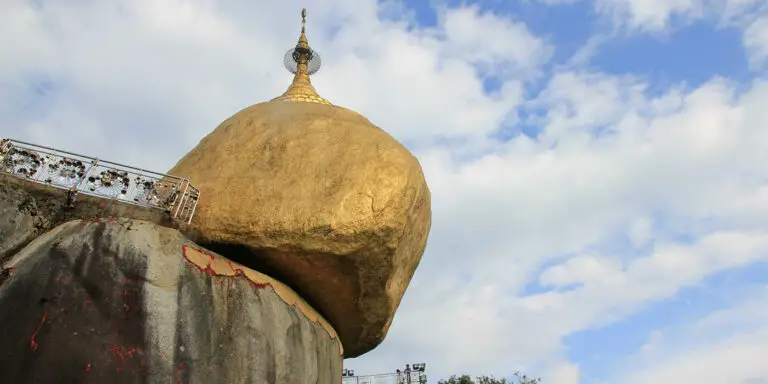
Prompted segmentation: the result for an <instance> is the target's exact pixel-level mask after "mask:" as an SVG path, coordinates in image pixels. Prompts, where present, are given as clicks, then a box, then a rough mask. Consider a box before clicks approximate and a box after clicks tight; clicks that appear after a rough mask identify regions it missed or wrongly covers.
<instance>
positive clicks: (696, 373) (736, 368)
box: [614, 288, 768, 384]
mask: <svg viewBox="0 0 768 384" xmlns="http://www.w3.org/2000/svg"><path fill="white" fill-rule="evenodd" d="M762 291H763V292H757V293H756V294H755V293H754V292H752V293H750V294H749V296H747V297H746V300H745V298H736V299H735V300H734V301H736V304H735V305H733V306H732V307H730V308H727V309H724V310H721V311H718V312H714V313H712V314H710V315H708V316H705V317H704V318H701V319H699V320H697V321H695V322H693V323H692V324H684V325H680V326H679V327H675V328H672V329H667V330H663V331H661V330H660V331H655V332H653V333H652V334H651V337H650V339H649V343H648V344H647V345H652V346H653V347H652V348H650V349H646V350H644V352H643V355H642V356H637V357H636V358H629V359H627V367H626V372H625V373H624V374H623V376H620V377H617V378H614V380H616V382H622V383H630V384H644V383H648V384H650V383H653V384H677V383H681V382H685V383H689V382H690V383H697V382H715V383H733V384H759V383H766V382H768V367H766V365H765V359H764V357H765V356H766V354H768V326H766V324H768V309H766V308H768V306H766V304H768V301H767V299H768V296H767V295H766V290H765V288H763V289H762Z"/></svg>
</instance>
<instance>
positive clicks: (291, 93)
mask: <svg viewBox="0 0 768 384" xmlns="http://www.w3.org/2000/svg"><path fill="white" fill-rule="evenodd" d="M306 25H307V9H306V8H303V9H302V10H301V35H299V42H298V43H296V47H295V48H293V49H291V50H290V51H288V53H286V55H285V60H284V63H285V67H286V68H288V70H289V71H291V72H293V73H294V76H293V82H292V83H291V85H290V86H288V90H286V91H285V93H283V94H282V95H281V96H280V97H276V98H274V99H272V101H295V102H310V103H320V104H331V103H329V102H328V101H327V100H325V99H323V98H322V97H320V95H318V94H317V91H315V87H313V86H312V82H310V81H309V75H311V74H313V73H315V72H317V70H318V69H320V56H319V55H318V54H317V52H315V51H313V50H312V48H310V46H309V41H308V40H307V35H306V34H305V32H306Z"/></svg>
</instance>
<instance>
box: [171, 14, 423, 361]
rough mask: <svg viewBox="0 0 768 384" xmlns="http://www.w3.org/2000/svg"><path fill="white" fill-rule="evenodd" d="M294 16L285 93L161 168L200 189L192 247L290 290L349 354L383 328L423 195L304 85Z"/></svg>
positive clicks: (409, 262) (398, 164)
mask: <svg viewBox="0 0 768 384" xmlns="http://www.w3.org/2000/svg"><path fill="white" fill-rule="evenodd" d="M305 22H306V11H305V10H302V28H301V35H300V37H299V41H298V44H297V45H296V47H295V49H293V52H292V59H293V60H294V61H295V70H294V72H295V75H294V78H293V82H292V83H291V85H290V86H289V87H288V89H287V90H286V91H285V93H283V95H282V96H280V97H277V98H275V99H273V100H271V101H269V102H264V103H260V104H256V105H253V106H251V107H248V108H245V109H243V110H242V111H240V112H238V113H236V114H235V115H234V116H232V117H230V118H229V119H227V120H225V121H224V122H223V123H221V125H219V127H218V128H216V129H215V130H214V131H213V132H211V133H210V134H209V135H208V136H206V137H205V138H203V140H201V141H200V143H199V144H198V145H197V147H195V148H194V149H192V151H190V152H189V153H188V154H187V155H186V156H184V158H182V159H181V160H180V161H179V162H178V163H177V164H176V166H175V167H174V168H173V169H172V170H171V171H170V173H171V174H173V175H179V176H182V177H188V178H190V179H191V180H193V182H194V183H195V184H196V185H197V186H198V187H199V188H200V192H201V199H200V203H199V206H198V208H197V213H196V214H195V218H194V220H193V222H192V230H193V231H194V232H196V233H197V234H198V236H199V239H198V241H199V242H200V243H201V244H203V245H207V246H209V247H212V248H214V249H221V250H222V251H221V252H222V253H223V254H224V255H225V256H228V257H231V258H235V259H236V260H237V261H240V262H242V263H244V264H246V265H248V266H250V267H252V268H254V269H256V270H259V271H261V272H265V273H267V274H270V275H272V276H273V277H275V278H277V279H279V280H280V281H282V282H284V283H286V284H288V285H289V286H291V287H292V288H294V289H295V290H296V291H297V292H298V293H299V294H300V295H301V296H302V297H303V298H304V299H305V300H306V301H307V302H308V303H309V304H310V305H312V306H313V307H314V308H315V309H316V310H318V311H319V312H320V313H321V314H322V315H323V316H324V317H325V318H326V319H327V320H328V322H329V323H330V324H331V325H332V326H333V327H334V329H335V330H336V332H337V333H338V335H339V338H340V340H341V342H342V345H343V347H344V354H345V357H355V356H359V355H361V354H363V353H365V352H367V351H369V350H371V349H373V348H374V347H376V346H377V345H378V344H379V343H381V341H382V340H383V339H384V337H385V336H386V334H387V331H388V329H389V326H390V324H391V321H392V318H393V316H394V313H395V311H396V310H397V307H398V305H399V304H400V300H401V299H402V297H403V294H404V292H405V289H406V288H407V286H408V284H409V282H410V280H411V277H412V276H413V273H414V272H415V270H416V267H417V266H418V264H419V261H420V259H421V256H422V253H423V252H424V248H425V246H426V242H427V235H428V233H429V229H430V224H431V208H430V194H429V189H428V188H427V184H426V181H425V179H424V174H423V172H422V169H421V166H420V165H419V162H418V160H417V159H416V158H415V157H414V156H413V155H411V153H410V152H408V150H407V149H406V148H405V147H404V146H403V145H401V144H400V143H399V142H397V140H395V139H394V138H392V137H391V136H390V135H389V134H387V133H386V132H384V131H383V130H381V129H380V128H378V127H376V126H375V125H373V124H371V122H370V121H368V119H366V118H365V117H363V116H361V115H359V114H357V113H355V112H353V111H350V110H348V109H345V108H341V107H338V106H334V105H332V104H331V103H329V102H328V101H326V100H325V99H324V98H322V97H320V95H318V93H317V92H316V91H315V89H314V87H313V86H312V83H311V82H310V75H311V74H312V72H313V59H314V57H315V56H314V55H316V53H315V52H314V51H312V49H311V47H310V45H309V42H308V40H307V37H306V34H305ZM292 69H293V68H292ZM314 69H316V68H314ZM217 247H219V248H217Z"/></svg>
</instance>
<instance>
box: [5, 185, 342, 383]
mask: <svg viewBox="0 0 768 384" xmlns="http://www.w3.org/2000/svg"><path fill="white" fill-rule="evenodd" d="M0 195H2V194H0ZM6 195H7V194H6ZM5 205H7V204H5V203H3V202H2V201H0V213H2V215H3V217H2V219H1V220H0V228H11V229H12V230H7V229H5V230H4V231H5V232H3V234H2V236H0V244H2V246H3V248H0V249H2V250H12V249H14V248H16V250H15V251H12V253H13V255H11V256H9V257H7V258H6V261H5V262H4V263H3V265H2V268H1V269H0V324H2V327H0V377H1V378H2V380H0V381H2V382H4V383H15V384H22V383H75V382H77V383H110V384H118V383H163V384H167V383H231V384H235V383H254V384H263V383H281V384H282V383H297V384H309V383H318V384H319V383H334V384H337V383H338V382H339V380H340V374H341V366H342V351H341V347H340V344H339V342H338V339H337V336H336V333H335V331H334V330H333V328H331V327H330V326H329V325H328V324H327V322H325V320H324V319H323V318H322V317H321V316H320V315H318V314H317V313H316V312H314V310H313V309H312V308H311V307H309V305H307V304H306V302H304V301H303V300H301V299H300V298H299V297H298V296H297V295H296V294H295V293H294V292H293V291H291V290H290V289H289V288H287V287H286V286H285V285H283V284H281V283H280V282H278V281H275V280H273V279H271V278H269V277H268V276H266V275H263V274H260V273H258V272H255V271H253V270H249V269H247V268H245V267H242V266H240V265H237V264H234V263H231V262H229V261H228V260H227V259H224V258H222V257H221V256H219V255H216V254H213V253H211V252H209V251H207V250H205V249H202V248H200V247H199V246H197V245H196V244H194V243H192V242H190V241H189V240H188V239H186V238H185V237H184V236H183V235H181V234H180V233H179V232H178V231H177V230H175V229H171V228H166V227H162V226H159V225H156V224H153V223H151V222H147V221H139V220H131V219H118V220H114V219H112V220H104V219H96V220H74V221H69V222H66V223H64V224H61V225H59V226H57V227H55V228H53V229H52V230H50V231H47V232H45V233H44V234H42V235H39V236H37V235H38V232H39V230H38V229H35V228H38V227H39V225H38V224H39V223H36V222H35V220H36V216H33V215H28V214H27V215H26V216H25V214H21V213H19V216H18V217H17V218H10V219H9V217H10V216H8V214H9V213H10V214H13V212H12V209H11V208H8V207H6V206H5ZM12 208H13V207H12ZM8 223H11V224H8ZM43 227H44V226H43ZM34 236H37V237H36V238H35V239H34V240H32V241H31V242H30V243H29V244H27V245H26V246H23V248H22V249H18V247H15V246H14V244H22V243H25V242H26V241H28V240H29V239H28V238H29V237H34Z"/></svg>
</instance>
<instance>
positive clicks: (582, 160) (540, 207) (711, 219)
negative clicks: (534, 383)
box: [0, 0, 768, 384]
mask: <svg viewBox="0 0 768 384" xmlns="http://www.w3.org/2000/svg"><path fill="white" fill-rule="evenodd" d="M302 7H307V9H308V12H309V17H308V24H307V33H308V37H309V40H310V43H311V45H312V46H313V48H315V49H317V50H318V51H320V52H321V53H322V55H323V69H322V70H321V71H320V72H319V73H318V74H316V75H314V76H313V78H312V81H313V84H314V85H315V87H316V88H317V90H318V92H319V93H320V95H321V96H323V97H324V98H326V99H328V100H330V101H331V102H333V103H334V104H337V105H340V106H344V107H347V108H350V109H352V110H355V111H357V112H359V113H361V114H363V115H365V116H366V117H368V118H369V119H370V120H371V121H372V122H374V123H375V124H376V125H378V126H380V127H382V128H383V129H384V130H386V131H387V132H388V133H390V134H391V135H392V136H394V137H395V138H396V139H398V140H399V141H401V142H402V143H404V144H405V145H406V146H407V147H408V148H409V149H411V151H412V152H413V153H414V154H415V155H416V156H417V157H418V159H419V161H420V162H421V164H422V167H423V168H424V172H425V175H426V178H427V181H428V183H429V186H430V189H431V192H432V209H433V226H432V231H431V234H430V239H429V244H428V246H427V250H426V252H425V253H424V256H423V258H422V261H421V264H420V266H419V268H418V270H417V271H416V274H415V276H414V278H413V280H412V282H411V285H410V286H409V288H408V290H407V292H406V294H405V297H404V298H403V301H402V304H401V306H400V308H399V310H398V312H397V314H396V316H395V319H394V321H393V324H392V328H391V330H390V332H389V334H388V336H387V338H386V340H385V341H384V343H383V344H382V345H381V346H379V347H378V348H377V349H375V350H373V351H372V352H370V353H368V354H366V355H364V356H361V357H359V358H356V359H349V360H347V361H346V362H345V365H346V366H347V367H348V368H352V369H355V371H356V372H357V373H358V374H375V373H383V372H392V371H394V370H395V369H396V368H401V367H402V366H404V365H405V364H406V363H409V362H418V361H424V362H426V363H427V367H428V368H427V369H428V372H429V376H430V377H431V378H432V379H435V380H436V379H438V378H444V377H447V376H449V375H451V374H461V373H468V374H473V375H479V374H493V375H495V376H497V377H499V376H510V375H512V373H514V371H515V370H518V369H521V370H524V371H526V372H528V373H530V374H532V375H537V376H541V377H542V378H544V379H545V383H546V384H576V383H596V384H597V383H600V384H603V383H607V384H613V383H620V384H643V383H649V384H650V383H653V384H659V383H662V384H665V383H670V384H679V383H692V382H702V381H703V380H707V381H712V382H718V383H729V384H730V383H734V384H742V383H743V384H755V383H763V382H768V365H766V364H764V357H765V356H768V290H767V287H768V278H766V277H765V276H768V264H766V263H767V262H768V184H767V183H766V182H767V181H768V167H766V166H765V164H766V162H768V158H766V153H768V130H766V129H765V128H764V127H765V122H766V121H768V109H766V108H765V105H766V100H768V82H766V76H765V74H766V72H765V70H766V68H768V66H767V65H768V3H766V1H765V0H706V1H704V0H680V1H662V0H524V1H500V0H497V1H492V0H488V1H480V2H467V1H462V2H458V1H442V0H435V1H421V0H418V1H417V0H404V1H400V0H389V1H387V2H381V1H376V0H323V1H320V0H306V1H301V2H300V1H298V0H287V1H285V2H280V3H279V4H277V3H275V2H267V1H246V0H216V1H211V0H168V1H165V2H155V1H151V0H110V1H97V0H81V1H77V2H56V1H46V2H38V3H32V2H28V1H25V0H8V1H5V2H2V4H1V5H0V35H2V36H12V38H11V39H3V40H2V41H0V57H3V60H2V61H0V136H3V137H5V136H8V137H13V138H17V139H20V140H24V141H30V142H34V143H39V144H42V145H49V146H54V147H59V148H61V149H65V150H69V151H73V152H78V153H87V154H89V155H93V156H98V157H100V158H106V159H109V160H110V161H116V162H120V163H128V164H133V165H135V166H139V167H142V168H147V169H153V170H158V171H164V170H167V169H169V168H171V166H172V165H173V164H174V163H175V162H176V160H177V159H178V158H180V157H181V156H183V155H184V154H185V153H186V152H187V151H188V150H189V149H190V148H192V147H193V146H195V145H196V144H197V143H198V142H199V140H200V139H201V138H202V137H203V136H205V135H206V134H207V133H208V132H210V131H211V130H213V129H214V128H215V127H216V126H217V125H218V124H219V123H221V122H222V121H223V120H224V119H226V118H227V117H228V116H230V115H232V114H233V113H235V112H236V111H238V110H240V109H242V108H244V107H246V106H249V105H252V104H255V103H258V102H262V101H266V100H270V99H271V98H273V97H275V96H277V95H279V94H280V93H282V92H283V91H284V90H285V87H286V86H287V85H288V82H289V81H290V74H288V73H287V72H285V71H284V69H283V68H282V61H281V58H282V55H283V54H284V53H285V51H286V50H287V49H288V48H289V47H291V46H292V45H294V44H295V41H296V38H297V33H298V28H299V27H298V16H297V15H298V12H299V11H300V9H301V8H302ZM703 368H706V369H703ZM760 380H763V381H760Z"/></svg>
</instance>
